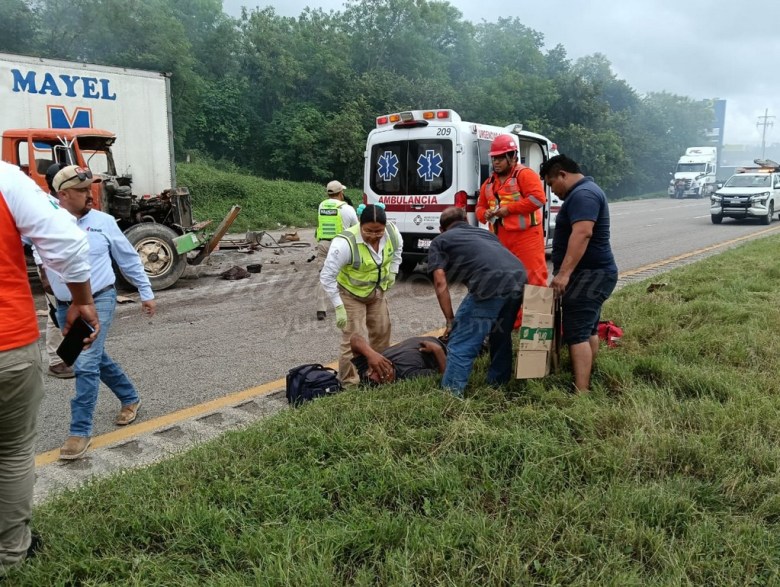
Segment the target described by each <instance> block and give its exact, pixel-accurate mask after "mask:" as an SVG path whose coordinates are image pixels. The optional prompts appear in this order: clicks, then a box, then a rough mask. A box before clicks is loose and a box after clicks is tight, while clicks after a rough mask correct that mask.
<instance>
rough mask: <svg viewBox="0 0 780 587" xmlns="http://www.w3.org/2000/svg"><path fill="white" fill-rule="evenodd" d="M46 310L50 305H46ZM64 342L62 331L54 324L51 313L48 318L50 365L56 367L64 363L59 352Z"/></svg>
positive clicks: (47, 346)
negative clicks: (58, 349)
mask: <svg viewBox="0 0 780 587" xmlns="http://www.w3.org/2000/svg"><path fill="white" fill-rule="evenodd" d="M46 311H47V312H48V311H49V307H48V306H46ZM61 342H62V331H61V330H60V329H59V328H57V327H56V326H55V325H54V320H52V319H51V314H49V316H48V317H47V318H46V354H47V355H48V356H49V367H54V366H55V365H59V364H60V363H62V359H60V356H59V355H58V354H57V348H58V347H59V346H60V343H61Z"/></svg>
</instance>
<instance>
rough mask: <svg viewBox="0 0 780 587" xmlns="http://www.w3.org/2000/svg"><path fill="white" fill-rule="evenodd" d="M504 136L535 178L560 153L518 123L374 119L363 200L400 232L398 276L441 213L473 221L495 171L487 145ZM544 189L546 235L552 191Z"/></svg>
mask: <svg viewBox="0 0 780 587" xmlns="http://www.w3.org/2000/svg"><path fill="white" fill-rule="evenodd" d="M507 133H508V134H511V135H512V136H513V137H514V138H515V141H516V142H517V146H518V153H519V160H520V163H522V164H523V165H525V166H527V167H530V168H531V169H533V170H534V171H536V172H537V173H538V172H539V168H540V166H541V165H542V163H544V162H545V161H547V159H548V158H550V157H552V156H553V155H556V154H557V147H556V145H555V144H554V143H552V142H551V141H550V140H549V139H548V138H547V137H544V136H542V135H539V134H536V133H532V132H528V131H525V130H523V127H522V125H521V124H510V125H509V126H506V127H500V126H489V125H486V124H479V123H475V122H465V121H463V120H462V119H461V117H460V116H459V115H458V113H457V112H455V111H453V110H449V109H432V110H409V111H406V112H397V113H393V114H383V115H381V116H378V117H377V119H376V128H375V129H373V130H372V131H371V132H370V133H369V135H368V142H367V144H366V151H365V153H364V157H365V168H364V174H363V178H364V181H363V183H364V186H363V202H364V203H366V204H376V203H378V202H381V203H383V204H384V205H385V210H386V212H387V218H388V220H389V221H391V222H393V223H394V224H395V225H396V226H397V227H398V229H399V230H400V232H401V235H402V236H403V241H404V252H403V263H402V264H401V272H402V273H405V274H408V273H411V272H412V271H413V270H414V268H415V267H416V266H417V263H419V262H420V261H423V260H424V259H425V258H426V256H427V254H428V248H429V247H430V245H431V240H433V238H434V237H435V236H436V235H437V234H439V216H440V215H441V213H442V211H443V210H444V209H445V208H447V207H449V206H458V207H460V208H464V209H465V210H466V213H467V216H468V220H469V222H470V223H472V224H473V225H475V226H476V225H477V224H478V222H477V218H476V213H475V211H476V205H477V198H478V197H479V189H480V186H481V185H482V182H484V181H485V180H486V179H487V178H488V177H490V174H491V173H492V168H491V163H490V156H489V154H488V153H489V151H490V144H491V142H492V141H493V139H495V138H496V137H497V136H498V135H501V134H507ZM546 190H547V205H546V206H545V211H544V228H545V235H546V237H545V238H548V237H550V236H551V235H549V232H548V223H549V218H550V214H549V202H550V200H551V193H550V190H549V188H546ZM483 227H485V228H486V226H485V225H483Z"/></svg>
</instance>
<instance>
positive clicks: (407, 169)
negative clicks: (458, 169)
mask: <svg viewBox="0 0 780 587" xmlns="http://www.w3.org/2000/svg"><path fill="white" fill-rule="evenodd" d="M456 144H457V127H456V125H454V124H447V123H445V122H442V123H439V122H438V121H437V122H436V123H434V124H427V123H426V124H419V125H416V126H408V127H404V126H401V125H396V128H393V129H392V130H387V131H382V132H375V133H372V138H371V139H370V140H369V145H368V152H367V163H366V178H367V181H366V186H365V187H366V199H367V201H368V202H369V203H375V202H377V201H378V202H382V203H384V204H385V210H386V211H387V216H388V219H389V220H391V221H392V222H395V224H396V226H397V227H398V229H399V230H400V232H401V235H402V236H403V239H404V259H405V260H407V259H408V260H412V259H416V260H421V259H422V258H423V257H425V256H426V255H427V253H428V247H429V246H430V243H431V240H432V239H433V237H435V236H436V235H437V234H439V216H440V215H441V212H442V210H444V208H446V207H447V206H452V205H453V204H454V203H455V192H456V186H455V177H456V174H455V165H456V164H455V156H456V155H455V153H456Z"/></svg>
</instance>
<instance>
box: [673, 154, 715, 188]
mask: <svg viewBox="0 0 780 587" xmlns="http://www.w3.org/2000/svg"><path fill="white" fill-rule="evenodd" d="M717 172H718V149H717V147H688V148H687V149H686V150H685V154H684V155H683V156H682V157H680V160H679V161H678V162H677V167H675V170H674V173H672V174H671V175H672V179H671V181H670V182H669V188H668V190H667V193H668V195H669V197H670V198H678V199H682V198H704V197H707V196H709V195H711V194H713V193H714V192H715V190H716V189H717Z"/></svg>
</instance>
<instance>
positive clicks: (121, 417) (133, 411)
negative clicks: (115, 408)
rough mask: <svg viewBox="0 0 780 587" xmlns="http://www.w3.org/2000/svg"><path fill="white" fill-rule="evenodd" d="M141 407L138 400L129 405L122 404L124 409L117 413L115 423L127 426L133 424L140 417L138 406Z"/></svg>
mask: <svg viewBox="0 0 780 587" xmlns="http://www.w3.org/2000/svg"><path fill="white" fill-rule="evenodd" d="M140 407H141V402H140V401H137V402H135V403H134V404H129V405H127V406H122V409H121V410H119V413H118V414H117V415H116V420H114V424H116V425H117V426H127V425H128V424H131V423H132V422H134V421H135V419H136V418H137V417H138V408H140Z"/></svg>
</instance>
